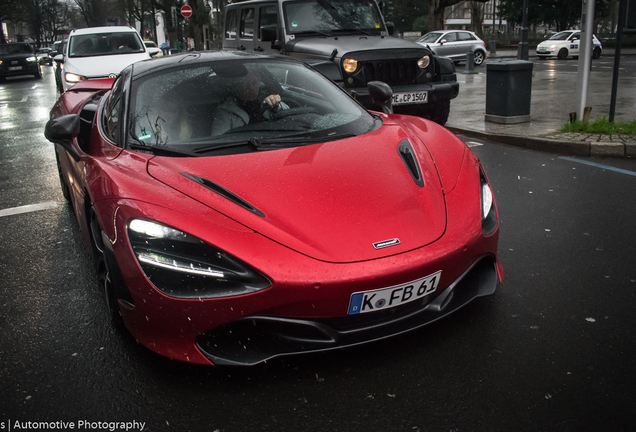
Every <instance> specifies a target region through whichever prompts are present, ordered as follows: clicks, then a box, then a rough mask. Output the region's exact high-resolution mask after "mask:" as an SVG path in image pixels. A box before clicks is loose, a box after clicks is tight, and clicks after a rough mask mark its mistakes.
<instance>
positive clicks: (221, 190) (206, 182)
mask: <svg viewBox="0 0 636 432" xmlns="http://www.w3.org/2000/svg"><path fill="white" fill-rule="evenodd" d="M181 175H182V176H184V177H187V178H189V179H190V180H193V181H195V182H197V183H199V184H200V185H202V186H204V187H206V188H208V189H210V190H211V191H212V192H215V193H217V194H219V195H221V196H222V197H223V198H225V199H227V200H229V201H232V202H233V203H234V204H238V205H239V206H241V207H243V208H244V209H245V210H248V211H250V212H252V213H254V214H255V215H257V216H260V217H265V213H263V212H262V211H260V210H259V209H257V208H256V207H254V206H253V205H251V204H250V203H248V202H247V201H245V200H244V199H243V198H241V197H239V196H238V195H235V194H233V193H232V192H230V191H229V190H227V189H225V188H224V187H222V186H220V185H218V184H216V183H214V182H212V181H210V180H208V179H205V178H203V177H197V176H194V175H192V174H187V173H181Z"/></svg>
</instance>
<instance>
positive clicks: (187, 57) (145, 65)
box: [131, 51, 301, 77]
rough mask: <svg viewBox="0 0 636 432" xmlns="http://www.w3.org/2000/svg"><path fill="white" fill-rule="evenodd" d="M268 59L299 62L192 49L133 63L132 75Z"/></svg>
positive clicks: (273, 57)
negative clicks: (185, 66)
mask: <svg viewBox="0 0 636 432" xmlns="http://www.w3.org/2000/svg"><path fill="white" fill-rule="evenodd" d="M258 59H261V60H262V59H270V60H276V61H286V62H290V63H301V62H300V61H299V60H296V59H294V58H291V57H288V56H282V55H263V54H252V53H244V52H240V51H203V52H198V51H192V52H189V53H183V54H176V55H171V56H163V57H158V58H153V59H148V60H143V61H139V62H136V63H133V64H132V65H131V66H132V67H133V73H132V75H133V77H139V76H142V75H145V74H147V73H154V72H158V71H160V70H163V69H169V68H172V67H174V66H175V65H178V64H195V63H206V62H210V61H224V60H246V61H248V60H258Z"/></svg>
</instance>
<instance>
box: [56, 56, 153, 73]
mask: <svg viewBox="0 0 636 432" xmlns="http://www.w3.org/2000/svg"><path fill="white" fill-rule="evenodd" d="M149 58H150V55H149V54H148V53H147V52H143V53H139V54H118V55H110V56H93V57H72V58H70V57H66V58H65V59H64V71H65V72H72V73H76V74H78V75H83V76H85V77H87V78H89V79H92V78H104V77H107V76H109V75H111V74H115V75H117V74H118V73H119V72H121V71H122V69H124V68H125V67H126V66H128V65H130V64H132V63H135V62H138V61H140V60H146V59H149Z"/></svg>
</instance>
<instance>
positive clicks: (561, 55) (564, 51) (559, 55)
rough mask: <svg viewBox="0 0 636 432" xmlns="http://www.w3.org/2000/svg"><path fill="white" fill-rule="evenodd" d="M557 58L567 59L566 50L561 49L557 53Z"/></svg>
mask: <svg viewBox="0 0 636 432" xmlns="http://www.w3.org/2000/svg"><path fill="white" fill-rule="evenodd" d="M557 58H558V59H559V60H565V59H566V58H568V50H567V49H565V48H561V51H559V54H558V55H557Z"/></svg>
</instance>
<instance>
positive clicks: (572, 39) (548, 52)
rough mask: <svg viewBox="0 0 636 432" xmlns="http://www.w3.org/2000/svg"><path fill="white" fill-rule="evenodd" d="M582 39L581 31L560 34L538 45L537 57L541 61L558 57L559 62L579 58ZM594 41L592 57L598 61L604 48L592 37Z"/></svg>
mask: <svg viewBox="0 0 636 432" xmlns="http://www.w3.org/2000/svg"><path fill="white" fill-rule="evenodd" d="M580 39H581V31H580V30H565V31H562V32H559V33H557V34H555V35H554V36H552V37H551V38H550V39H548V40H546V41H543V42H541V43H540V44H539V45H537V57H539V58H540V59H545V58H548V57H556V58H558V59H559V60H565V59H566V58H568V57H578V55H579V43H580ZM592 40H593V43H594V48H593V49H592V57H593V58H595V59H597V58H599V57H600V56H601V53H602V52H603V46H602V45H601V42H600V41H599V40H598V39H597V37H596V36H595V35H592Z"/></svg>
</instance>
